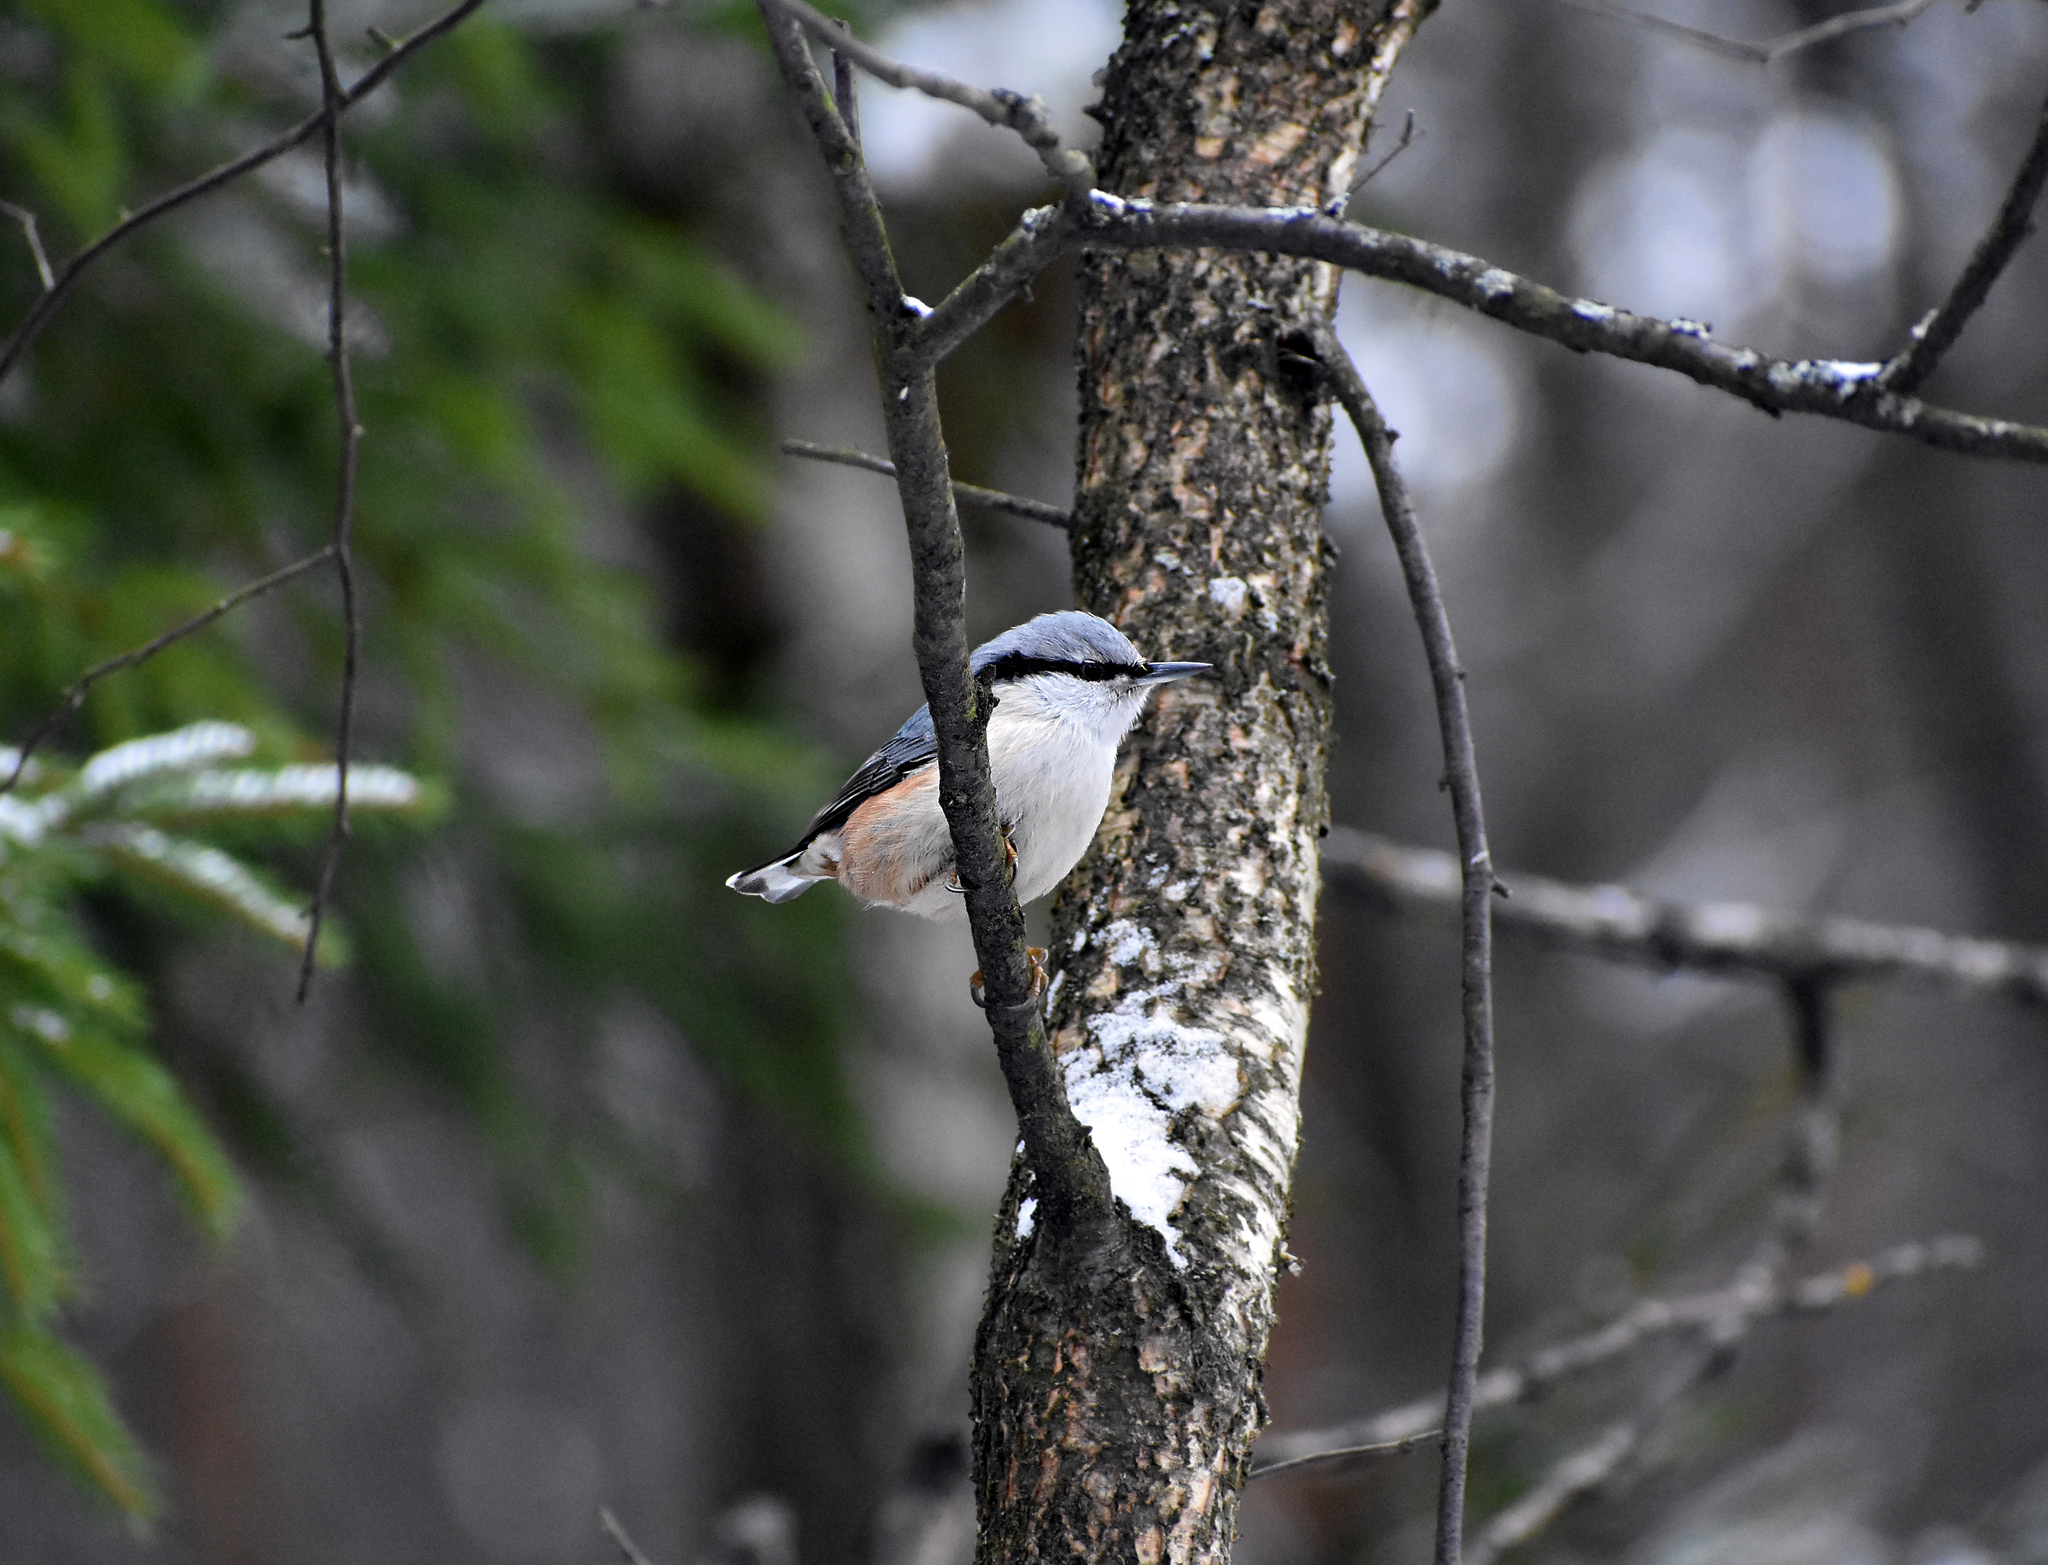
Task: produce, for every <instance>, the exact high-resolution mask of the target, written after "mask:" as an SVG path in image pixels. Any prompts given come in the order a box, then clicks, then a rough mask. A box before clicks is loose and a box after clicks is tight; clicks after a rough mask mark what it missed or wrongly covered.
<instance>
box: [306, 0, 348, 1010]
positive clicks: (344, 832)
mask: <svg viewBox="0 0 2048 1565" xmlns="http://www.w3.org/2000/svg"><path fill="white" fill-rule="evenodd" d="M307 9H308V18H307V23H306V26H307V30H308V31H309V32H310V33H311V35H312V39H313V49H314V52H315V53H316V54H317V55H318V56H319V60H320V94H321V98H322V100H323V102H324V104H325V107H326V123H325V124H324V125H323V127H322V130H321V153H322V158H323V162H324V166H325V171H326V176H327V355H328V362H329V364H330V365H331V366H332V368H333V371H334V416H335V422H336V424H337V425H338V434H339V437H340V441H341V454H340V457H339V459H338V463H339V465H338V468H337V471H336V475H335V485H334V539H333V541H332V543H330V544H329V545H328V547H329V549H330V550H331V551H332V552H333V555H334V567H335V574H336V575H337V577H338V578H339V579H340V582H341V616H342V625H343V628H344V637H345V639H344V642H343V648H342V660H341V716H340V718H339V719H338V722H337V729H336V733H335V740H334V768H335V770H334V784H335V786H334V827H333V829H332V830H331V831H330V832H329V833H328V836H327V849H326V851H325V852H324V853H323V854H322V855H321V857H320V880H319V884H318V885H317V886H316V887H315V888H314V892H313V905H312V907H311V908H310V909H309V910H308V914H307V921H306V950H305V955H304V956H303V957H301V958H300V961H299V991H298V999H299V1003H300V1004H301V1005H303V1004H305V1003H306V992H307V991H308V990H309V989H310V988H311V987H312V984H313V962H314V958H315V957H316V956H317V955H318V954H319V950H320V926H321V922H322V920H323V919H324V918H325V916H326V912H327V899H328V897H329V895H330V894H331V893H332V892H333V890H334V872H335V869H336V868H337V867H338V866H339V865H340V863H341V845H342V844H343V843H344V842H345V841H347V840H348V762H349V750H350V746H351V744H352V741H353V738H354V729H355V710H356V666H357V663H358V661H359V660H360V658H361V655H362V642H363V617H362V608H361V605H360V604H358V603H357V601H356V572H355V558H354V555H353V553H352V550H351V544H352V542H353V539H354V534H355V521H356V469H357V459H358V455H359V452H360V447H361V443H362V438H363V428H362V424H361V423H360V422H359V421H358V419H357V416H356V384H355V372H354V370H353V368H352V367H351V366H350V364H349V356H348V232H347V225H346V224H345V222H344V221H343V213H342V195H341V111H342V108H343V105H344V101H345V99H346V98H347V94H346V93H344V92H343V91H342V86H341V77H340V75H339V74H338V73H337V72H336V70H335V67H334V49H333V46H332V44H331V42H330V40H329V39H328V36H327V5H326V0H308V8H307Z"/></svg>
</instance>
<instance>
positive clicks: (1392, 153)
mask: <svg viewBox="0 0 2048 1565" xmlns="http://www.w3.org/2000/svg"><path fill="white" fill-rule="evenodd" d="M1420 139H1421V137H1420V136H1419V135H1418V134H1417V133H1416V130H1415V111H1414V110H1413V109H1410V110H1409V111H1408V117H1407V119H1405V120H1403V121H1402V122H1401V138H1400V140H1398V141H1396V142H1395V143H1394V144H1393V145H1392V146H1391V147H1389V148H1387V150H1386V152H1385V153H1384V154H1382V155H1381V157H1380V158H1379V160H1378V161H1377V162H1375V163H1374V164H1373V165H1372V166H1371V167H1370V168H1368V169H1367V170H1366V171H1365V172H1364V173H1363V174H1360V175H1359V176H1358V178H1356V179H1354V180H1353V181H1352V182H1351V188H1350V190H1349V191H1347V192H1346V193H1345V197H1344V200H1345V203H1346V204H1347V205H1348V204H1349V203H1350V202H1351V200H1352V199H1353V198H1354V197H1355V196H1357V194H1358V193H1359V191H1361V190H1363V189H1365V187H1366V186H1367V185H1369V184H1371V183H1372V182H1373V181H1374V180H1376V179H1378V178H1379V177H1380V175H1381V174H1382V173H1383V172H1384V171H1385V170H1386V166H1387V165H1388V164H1389V163H1391V162H1393V161H1394V159H1396V158H1398V157H1399V156H1400V155H1401V154H1402V153H1404V152H1406V151H1407V150H1408V149H1409V148H1410V147H1412V146H1413V145H1415V143H1416V142H1417V141H1419V140H1420ZM1340 210H1341V209H1340Z"/></svg>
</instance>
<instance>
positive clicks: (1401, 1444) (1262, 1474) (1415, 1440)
mask: <svg viewBox="0 0 2048 1565" xmlns="http://www.w3.org/2000/svg"><path fill="white" fill-rule="evenodd" d="M1434 1405H1435V1404H1432V1406H1434ZM1443 1434H1444V1432H1443V1429H1442V1428H1441V1427H1440V1426H1435V1425H1432V1426H1431V1427H1430V1428H1428V1429H1421V1430H1417V1431H1416V1432H1415V1433H1414V1434H1412V1435H1404V1436H1402V1437H1401V1438H1400V1439H1399V1440H1381V1441H1379V1442H1378V1443H1376V1444H1374V1445H1340V1446H1333V1447H1331V1449H1329V1450H1327V1451H1311V1452H1309V1453H1308V1455H1306V1456H1291V1457H1289V1458H1288V1459H1287V1460H1286V1461H1284V1462H1264V1463H1261V1464H1260V1465H1259V1466H1257V1467H1254V1468H1253V1469H1252V1470H1251V1472H1250V1473H1249V1474H1247V1475H1246V1476H1247V1477H1251V1478H1277V1477H1278V1476H1279V1475H1280V1474H1282V1473H1297V1472H1300V1471H1302V1470H1303V1469H1304V1468H1309V1467H1329V1466H1332V1465H1334V1464H1336V1463H1338V1462H1363V1461H1369V1460H1371V1459H1372V1458H1374V1457H1379V1456H1406V1455H1407V1454H1408V1453H1409V1452H1410V1451H1413V1450H1415V1449H1417V1448H1418V1447H1419V1446H1421V1445H1422V1444H1423V1442H1425V1441H1428V1440H1441V1439H1442V1438H1443Z"/></svg>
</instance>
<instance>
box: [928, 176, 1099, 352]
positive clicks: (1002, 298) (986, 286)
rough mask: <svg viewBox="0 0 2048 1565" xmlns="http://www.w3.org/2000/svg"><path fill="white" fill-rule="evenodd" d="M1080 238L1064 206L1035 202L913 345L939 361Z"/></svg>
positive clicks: (930, 319) (934, 314)
mask: <svg viewBox="0 0 2048 1565" xmlns="http://www.w3.org/2000/svg"><path fill="white" fill-rule="evenodd" d="M1077 238H1078V229H1077V228H1076V226H1075V224H1074V221H1073V219H1072V217H1071V216H1070V215H1069V213H1068V212H1067V210H1066V208H1064V207H1050V206H1046V207H1033V208H1031V209H1030V210H1029V211H1027V212H1025V213H1024V215H1023V216H1022V217H1020V218H1018V219H1017V226H1016V227H1015V228H1014V229H1012V230H1011V231H1010V233H1009V234H1008V236H1006V237H1005V238H1004V240H1003V242H1002V243H1001V244H999V245H997V246H996V247H995V249H994V250H992V251H990V252H989V257H988V259H987V260H986V261H983V262H982V263H981V265H979V266H977V267H976V268H975V269H974V270H973V271H971V272H969V273H968V274H967V275H966V277H964V278H962V279H961V281H960V283H959V285H958V286H957V287H955V288H954V289H953V291H952V292H951V293H949V294H947V295H946V297H945V298H944V299H943V300H941V301H940V302H939V305H938V307H937V308H936V309H934V310H933V311H932V312H931V314H930V315H928V316H926V317H925V318H924V320H923V321H921V322H920V323H919V324H918V327H917V331H916V334H915V336H914V337H913V338H912V342H911V346H912V348H913V349H914V351H915V352H916V353H917V356H918V358H919V360H920V361H921V362H923V363H926V364H936V363H938V362H939V360H941V359H943V358H944V357H946V355H947V354H949V353H951V352H952V351H953V350H954V349H955V348H957V347H959V346H960V344H962V343H963V342H965V341H966V340H967V339H968V338H969V337H971V336H973V335H974V334H975V333H976V332H978V331H980V330H981V328H982V327H984V326H986V325H987V324H988V323H989V322H990V321H991V320H993V319H994V318H995V316H996V312H997V311H999V310H1001V309H1002V308H1003V306H1004V305H1006V304H1008V303H1009V302H1010V301H1011V300H1012V299H1015V298H1016V297H1018V296H1019V295H1020V294H1022V293H1023V292H1024V291H1025V289H1027V288H1029V287H1030V286H1031V279H1032V278H1034V277H1036V276H1037V275H1038V274H1039V273H1040V272H1042V271H1044V270H1045V269H1046V268H1047V267H1048V266H1051V265H1052V264H1053V262H1055V261H1057V260H1059V258H1060V257H1061V256H1063V255H1066V254H1067V253H1068V252H1069V251H1070V250H1072V249H1074V248H1075V245H1076V243H1077Z"/></svg>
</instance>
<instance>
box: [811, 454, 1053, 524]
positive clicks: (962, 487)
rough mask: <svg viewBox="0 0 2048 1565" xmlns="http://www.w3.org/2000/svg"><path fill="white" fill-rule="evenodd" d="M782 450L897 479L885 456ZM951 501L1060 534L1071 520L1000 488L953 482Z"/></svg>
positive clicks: (1039, 501)
mask: <svg viewBox="0 0 2048 1565" xmlns="http://www.w3.org/2000/svg"><path fill="white" fill-rule="evenodd" d="M782 449H783V451H784V453H785V454H786V455H789V456H800V457H805V458H807V459H809V460H810V461H813V462H836V463H838V464H839V465H840V466H841V467H857V468H859V469H860V470H861V471H862V472H864V473H879V474H881V475H882V477H884V478H894V477H895V476H896V464H895V463H894V462H892V461H890V460H889V459H888V458H887V457H885V456H870V455H869V454H868V453H867V452H865V451H860V450H856V449H855V448H854V447H852V446H821V445H815V444H813V443H812V442H811V441H808V440H785V441H783V442H782ZM953 498H954V499H955V500H957V501H959V502H961V503H962V504H964V505H979V506H983V507H985V508H987V509H988V510H991V511H1005V512H1007V513H1009V514H1010V515H1011V516H1021V517H1023V518H1024V520H1026V521H1027V522H1043V523H1045V525H1046V526H1048V527H1057V528H1060V529H1061V530H1062V531H1066V530H1070V529H1071V528H1072V527H1073V525H1074V519H1073V517H1072V516H1070V515H1069V514H1068V513H1067V512H1065V511H1062V510H1061V509H1060V508H1059V507H1058V506H1056V505H1047V504H1046V503H1045V502H1044V501H1043V500H1029V499H1026V498H1025V497H1024V496H1022V495H1014V494H1005V493H1003V491H1002V490H1000V489H984V488H982V487H981V486H980V485H979V484H963V483H961V482H960V481H959V480H958V479H955V480H954V481H953Z"/></svg>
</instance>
